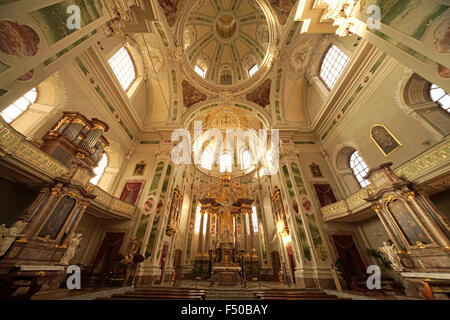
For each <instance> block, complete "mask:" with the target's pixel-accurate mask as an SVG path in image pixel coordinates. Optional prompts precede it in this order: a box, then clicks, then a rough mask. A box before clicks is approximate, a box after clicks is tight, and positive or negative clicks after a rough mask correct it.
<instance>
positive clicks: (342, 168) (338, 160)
mask: <svg viewBox="0 0 450 320" xmlns="http://www.w3.org/2000/svg"><path fill="white" fill-rule="evenodd" d="M337 150H338V151H337V153H336V155H335V167H336V173H337V176H338V180H339V181H340V182H342V186H343V188H344V190H345V192H346V195H347V196H349V195H351V194H353V193H355V192H357V191H358V190H360V189H361V184H360V183H359V181H358V179H357V177H356V176H355V174H354V171H353V170H352V168H351V166H350V159H351V157H352V155H353V154H354V153H355V152H358V150H357V149H356V148H355V147H354V146H350V145H345V146H341V147H340V148H338V149H337ZM358 155H359V156H361V153H360V152H358Z"/></svg>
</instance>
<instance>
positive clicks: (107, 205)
mask: <svg viewBox="0 0 450 320" xmlns="http://www.w3.org/2000/svg"><path fill="white" fill-rule="evenodd" d="M0 157H1V158H5V160H7V161H8V162H11V163H14V164H15V165H16V166H18V167H20V168H21V169H23V170H24V171H27V172H33V173H35V174H36V175H38V176H40V177H41V178H42V179H44V180H46V181H51V180H53V179H55V178H56V177H60V176H62V175H64V174H65V173H66V172H67V171H68V170H69V169H68V168H67V167H66V166H64V165H63V164H61V163H60V162H59V161H58V160H55V159H54V158H52V157H51V156H49V155H48V154H47V153H45V152H44V151H42V150H41V149H39V148H37V147H36V146H34V145H33V144H32V143H31V142H29V141H28V140H27V139H26V138H25V137H24V136H23V135H22V134H20V133H19V132H17V131H16V130H14V129H13V128H12V127H11V126H10V125H9V124H7V123H6V122H5V121H4V120H3V118H1V117H0ZM94 194H95V195H96V198H95V200H94V201H93V205H95V206H97V207H99V208H101V209H103V210H105V211H107V212H108V213H111V214H113V215H115V216H119V217H123V218H129V219H131V218H133V216H134V214H135V213H136V211H137V207H136V206H134V205H132V204H129V203H128V202H125V201H122V200H120V199H118V198H116V197H114V196H112V195H110V194H109V193H107V192H106V191H104V190H102V189H101V188H99V187H97V186H94Z"/></svg>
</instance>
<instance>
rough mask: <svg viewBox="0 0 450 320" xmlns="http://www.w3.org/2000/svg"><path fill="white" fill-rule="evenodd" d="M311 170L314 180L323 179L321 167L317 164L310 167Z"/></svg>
mask: <svg viewBox="0 0 450 320" xmlns="http://www.w3.org/2000/svg"><path fill="white" fill-rule="evenodd" d="M309 169H310V170H311V174H312V176H313V177H314V178H322V177H323V175H322V171H320V167H319V165H318V164H316V163H315V162H313V163H311V164H310V165H309Z"/></svg>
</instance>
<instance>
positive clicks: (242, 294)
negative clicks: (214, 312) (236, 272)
mask: <svg viewBox="0 0 450 320" xmlns="http://www.w3.org/2000/svg"><path fill="white" fill-rule="evenodd" d="M206 300H253V290H242V289H238V290H236V289H231V290H226V289H223V290H222V289H208V290H206Z"/></svg>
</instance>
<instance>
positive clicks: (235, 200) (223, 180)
mask: <svg viewBox="0 0 450 320" xmlns="http://www.w3.org/2000/svg"><path fill="white" fill-rule="evenodd" d="M248 193H249V192H248V190H247V189H246V188H244V187H242V186H240V185H238V184H236V183H234V182H233V181H232V175H231V173H229V172H224V173H223V174H221V176H220V177H219V182H218V183H217V184H215V185H211V188H210V189H209V191H208V192H207V194H206V195H205V196H203V197H202V198H200V199H199V202H200V206H201V209H200V210H201V213H202V214H208V215H210V217H213V221H214V223H215V230H217V232H214V233H210V235H209V243H208V247H209V249H208V257H209V271H210V274H209V278H210V280H211V285H212V286H214V285H216V284H217V285H223V286H238V285H243V284H244V283H245V264H244V257H245V256H246V255H247V256H249V255H250V254H251V252H245V248H244V246H243V245H242V230H241V228H239V222H240V221H241V220H243V219H245V215H249V216H250V217H251V214H252V205H253V202H254V200H253V199H250V198H249V197H248ZM247 219H248V218H247ZM249 220H250V221H251V218H250V219H249ZM252 252H253V256H254V258H257V257H256V255H255V250H254V249H253V250H252Z"/></svg>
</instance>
